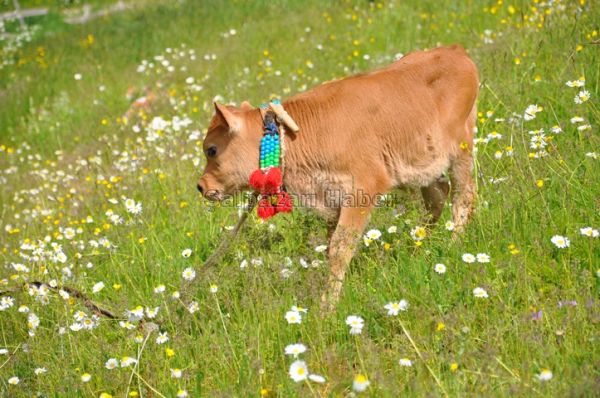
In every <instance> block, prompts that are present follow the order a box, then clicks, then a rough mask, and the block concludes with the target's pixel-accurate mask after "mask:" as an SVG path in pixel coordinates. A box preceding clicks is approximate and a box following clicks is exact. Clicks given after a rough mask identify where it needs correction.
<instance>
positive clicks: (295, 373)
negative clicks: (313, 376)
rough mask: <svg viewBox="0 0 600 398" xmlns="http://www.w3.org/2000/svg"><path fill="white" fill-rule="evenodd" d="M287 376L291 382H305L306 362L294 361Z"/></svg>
mask: <svg viewBox="0 0 600 398" xmlns="http://www.w3.org/2000/svg"><path fill="white" fill-rule="evenodd" d="M289 374H290V377H291V378H292V380H294V381H295V382H296V383H298V382H300V381H303V380H306V378H307V377H308V368H307V367H306V362H304V361H294V362H293V363H292V364H291V365H290V371H289Z"/></svg>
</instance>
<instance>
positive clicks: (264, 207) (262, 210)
mask: <svg viewBox="0 0 600 398" xmlns="http://www.w3.org/2000/svg"><path fill="white" fill-rule="evenodd" d="M276 212H277V209H276V208H275V206H273V205H272V204H271V198H270V197H269V196H266V197H263V198H262V199H260V200H259V201H258V208H257V209H256V213H257V214H258V216H259V217H260V218H262V219H263V220H266V219H268V218H271V217H273V216H274V215H275V213H276Z"/></svg>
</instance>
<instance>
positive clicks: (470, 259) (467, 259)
mask: <svg viewBox="0 0 600 398" xmlns="http://www.w3.org/2000/svg"><path fill="white" fill-rule="evenodd" d="M462 260H463V261H464V262H465V263H467V264H472V263H474V262H475V256H474V255H472V254H471V253H465V254H463V255H462Z"/></svg>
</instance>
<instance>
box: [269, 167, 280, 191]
mask: <svg viewBox="0 0 600 398" xmlns="http://www.w3.org/2000/svg"><path fill="white" fill-rule="evenodd" d="M282 182H283V178H282V176H281V169H280V168H279V167H271V168H269V169H268V170H267V172H266V174H265V179H264V190H265V191H267V192H268V193H276V192H277V191H279V187H281V184H282Z"/></svg>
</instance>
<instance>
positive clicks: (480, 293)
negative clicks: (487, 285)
mask: <svg viewBox="0 0 600 398" xmlns="http://www.w3.org/2000/svg"><path fill="white" fill-rule="evenodd" d="M473 296H475V297H477V298H488V293H487V292H486V291H485V289H484V288H481V287H476V288H475V289H473Z"/></svg>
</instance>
